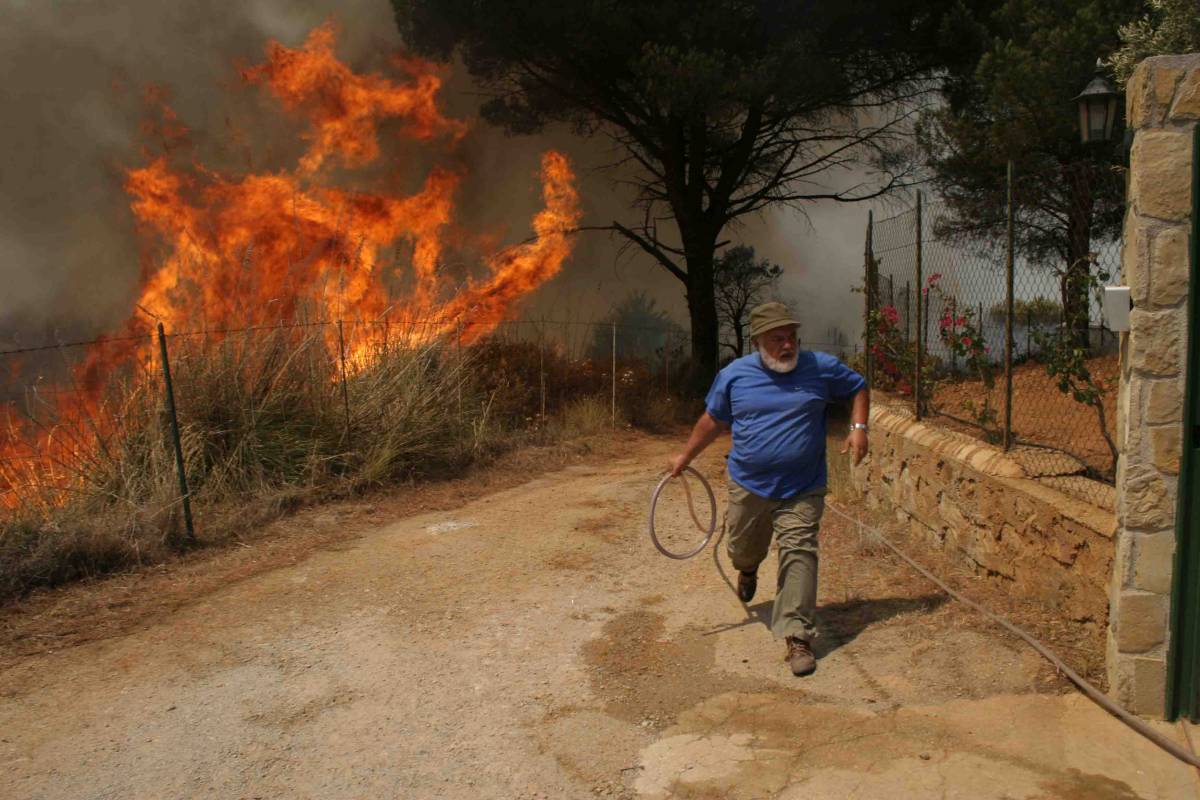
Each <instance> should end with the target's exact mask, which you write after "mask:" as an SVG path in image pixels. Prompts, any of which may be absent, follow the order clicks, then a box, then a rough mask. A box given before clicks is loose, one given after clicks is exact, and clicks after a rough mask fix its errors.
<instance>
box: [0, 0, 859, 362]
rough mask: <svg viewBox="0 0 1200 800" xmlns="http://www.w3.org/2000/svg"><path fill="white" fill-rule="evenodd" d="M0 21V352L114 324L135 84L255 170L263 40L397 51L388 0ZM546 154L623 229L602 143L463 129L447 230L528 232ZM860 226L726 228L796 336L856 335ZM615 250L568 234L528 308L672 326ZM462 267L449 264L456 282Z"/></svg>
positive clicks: (451, 97)
mask: <svg viewBox="0 0 1200 800" xmlns="http://www.w3.org/2000/svg"><path fill="white" fill-rule="evenodd" d="M0 13H2V14H3V18H4V19H5V25H4V26H2V27H0V67H3V70H4V74H5V75H6V76H7V80H5V81H4V82H3V83H0V103H3V108H4V109H5V118H6V121H7V124H6V125H5V126H4V127H3V130H2V131H0V176H2V180H0V187H2V188H0V280H2V285H3V288H2V289H0V348H3V347H12V346H14V345H18V346H20V345H36V344H42V343H44V342H46V341H54V340H55V339H56V338H57V339H59V340H66V339H71V338H74V337H89V336H93V335H97V334H100V333H103V332H105V331H106V330H109V329H111V328H112V327H113V326H115V325H116V324H118V323H119V322H120V321H121V320H123V319H124V318H125V317H126V315H127V314H128V313H129V311H130V305H129V304H130V302H131V299H132V298H133V297H134V295H135V293H136V287H137V285H138V281H139V274H140V269H141V266H140V265H141V255H142V253H140V251H139V247H140V243H139V240H138V238H137V237H136V234H135V231H134V224H133V217H132V214H131V213H130V211H129V208H128V198H127V197H126V195H125V193H124V191H123V189H122V182H123V179H124V169H126V168H128V167H131V166H136V165H139V164H141V163H143V161H144V159H143V156H142V151H141V148H142V146H143V144H144V141H145V139H144V136H143V134H142V132H141V123H142V120H143V118H144V114H145V106H144V103H143V101H142V95H143V91H144V89H145V87H146V86H147V85H148V84H151V83H153V84H158V85H161V86H164V87H166V88H167V90H168V91H169V93H170V103H171V105H172V107H173V108H174V109H175V110H176V111H177V112H178V114H179V117H180V119H181V120H182V121H183V122H184V123H185V124H187V125H188V127H189V128H190V129H191V135H190V139H191V142H192V145H193V147H194V149H195V153H196V157H197V158H198V159H200V160H202V161H203V162H204V163H205V164H208V165H210V166H214V167H217V168H233V167H237V168H247V167H253V168H255V169H263V168H267V169H269V168H272V167H279V166H286V165H288V164H289V163H291V159H294V158H295V156H296V155H297V154H298V153H299V152H301V151H302V148H303V143H302V142H300V141H299V139H298V137H297V135H296V134H297V132H298V131H299V128H298V126H297V125H296V124H295V123H294V121H290V120H288V119H287V118H286V117H285V116H284V115H283V114H282V113H280V112H279V109H278V107H277V106H276V105H275V104H273V103H272V102H271V101H270V100H269V99H268V98H266V97H265V96H264V93H262V92H261V91H259V90H257V89H255V88H253V87H246V86H244V85H242V83H241V81H240V80H239V78H238V76H237V72H236V68H235V65H238V64H241V65H249V64H254V63H258V62H260V61H261V60H262V59H263V46H264V43H265V42H266V40H267V39H271V38H274V39H278V40H279V41H281V42H283V43H284V44H287V45H289V46H295V45H297V44H299V43H300V42H302V41H303V39H304V37H305V36H306V34H307V33H308V32H309V31H310V30H311V29H312V28H314V27H315V26H317V25H319V24H321V23H322V22H324V21H326V20H327V19H330V18H333V19H334V20H335V21H336V22H337V24H338V26H339V30H340V33H339V36H338V53H339V55H340V56H341V57H342V58H343V59H344V60H345V61H346V62H347V63H349V64H350V65H351V66H352V67H353V68H354V69H356V70H381V69H385V67H386V59H387V55H388V54H389V53H391V52H393V51H395V50H396V49H398V48H399V47H400V45H401V42H400V40H399V36H398V34H397V33H396V28H395V25H394V23H393V21H392V10H391V5H390V3H389V2H388V0H339V1H338V2H335V1H334V0H309V1H308V2H299V1H298V0H249V2H245V3H228V2H224V1H223V0H197V1H196V2H190V3H158V2H149V0H140V1H139V0H132V1H131V2H126V3H120V4H112V3H103V2H100V1H99V0H75V1H74V2H55V3H41V2H32V1H31V0H0ZM445 99H446V101H447V106H448V112H449V113H450V114H451V115H455V116H470V115H471V114H472V113H473V110H474V107H475V103H476V102H477V95H476V94H475V93H474V92H473V91H472V87H471V86H470V85H469V82H468V81H467V80H466V78H465V77H464V76H463V75H461V74H458V75H454V76H452V77H451V79H450V83H449V84H448V86H447V87H446V90H445ZM548 147H557V148H560V149H563V150H565V151H566V152H567V153H568V154H569V155H571V156H572V158H573V160H574V161H575V164H576V166H577V169H578V172H579V174H580V190H581V195H582V197H583V202H584V207H585V211H586V212H587V215H588V216H587V218H586V219H585V220H584V224H585V225H589V224H591V225H596V224H606V223H608V222H610V221H611V220H613V219H623V220H625V221H630V220H633V221H636V220H637V219H638V216H639V215H638V212H636V211H635V210H634V209H632V208H631V204H630V200H631V198H630V197H629V195H628V194H623V193H622V191H621V190H620V189H619V188H614V186H613V183H612V180H611V176H610V175H608V174H606V173H601V172H598V171H595V170H593V169H591V168H594V167H596V166H597V165H600V164H603V163H605V162H607V161H609V160H611V159H612V153H611V152H610V151H609V149H608V145H607V143H606V142H604V141H593V142H581V141H579V140H578V139H575V138H573V137H571V136H569V135H566V134H556V133H549V134H547V135H546V136H544V137H537V138H509V137H506V136H504V135H503V134H501V133H499V132H497V131H494V130H491V129H489V128H488V127H487V126H485V125H484V124H482V123H479V124H477V125H476V126H475V127H474V130H473V132H472V133H471V134H470V136H469V137H468V138H467V140H466V141H465V142H464V143H463V145H462V148H461V153H460V157H461V158H463V159H465V160H466V162H467V164H468V167H469V169H470V171H471V178H470V179H469V180H468V181H467V182H466V183H465V184H464V186H463V187H462V189H461V191H460V192H459V194H458V195H457V204H456V207H457V222H458V223H459V224H460V225H462V226H463V228H464V229H465V230H471V231H473V232H475V233H480V232H485V233H488V234H492V235H493V236H494V237H495V239H496V240H497V242H499V243H504V242H513V241H517V240H520V239H523V238H525V237H526V236H527V235H529V230H528V222H529V218H530V214H531V212H532V211H534V210H535V209H536V208H538V207H539V206H540V197H539V196H538V187H537V180H536V174H537V170H538V165H539V157H540V154H541V152H542V151H543V150H544V149H546V148H548ZM393 156H394V160H395V161H396V162H404V161H405V160H406V159H407V161H408V162H409V163H408V164H407V167H405V164H403V163H396V164H395V165H394V166H393V167H392V170H391V171H392V172H393V173H397V174H401V173H402V174H403V178H404V180H406V181H409V182H415V181H418V180H419V179H420V177H421V176H422V175H423V170H424V169H425V168H426V167H427V166H428V162H427V158H428V156H427V155H422V154H421V153H420V152H417V151H409V150H404V151H397V152H396V153H394V154H393ZM423 159H424V160H423ZM380 179H382V177H381V178H380ZM865 215H866V209H865V208H863V207H858V206H851V207H844V206H838V207H814V208H811V209H809V216H810V219H811V222H812V224H811V225H810V224H809V222H808V221H806V220H805V219H804V218H803V217H801V216H799V215H797V214H796V213H795V212H794V211H791V210H786V209H783V210H779V211H776V212H771V213H769V214H767V215H765V216H764V217H763V218H762V219H761V220H758V221H753V222H751V223H750V224H749V225H747V226H746V227H745V228H743V229H741V230H739V231H736V232H735V235H736V238H737V239H739V240H741V241H744V242H746V243H748V244H752V245H754V246H755V247H756V248H757V249H758V251H759V253H760V255H763V256H766V257H769V258H771V259H772V260H774V261H777V262H778V263H780V264H782V265H783V266H784V267H785V269H786V270H787V273H786V275H785V278H784V287H783V289H784V291H783V294H784V296H785V297H786V298H788V299H791V300H792V301H793V302H795V303H796V304H797V307H798V308H797V310H798V311H800V313H801V314H802V315H804V316H805V320H806V324H805V335H806V338H808V339H809V340H820V339H822V338H823V336H824V333H825V331H826V330H827V329H828V328H829V327H830V326H832V325H835V324H836V325H839V326H841V327H842V329H843V330H845V331H846V332H847V333H848V334H849V335H850V336H852V337H853V336H855V335H857V333H858V329H859V324H860V321H859V319H858V318H859V317H860V314H859V311H858V309H859V301H858V298H857V297H856V296H854V295H852V294H850V291H849V289H850V287H851V286H852V285H854V284H855V283H856V282H857V281H858V276H859V273H860V272H861V252H862V232H863V227H862V225H863V220H865ZM619 246H620V242H619V241H617V240H615V239H613V238H612V237H610V236H608V235H607V234H604V233H585V234H582V235H581V236H580V238H579V241H578V243H577V245H576V249H575V252H574V255H573V257H572V258H571V259H570V261H569V263H568V266H567V267H566V268H565V269H564V271H563V273H562V274H560V275H559V276H558V277H556V278H555V279H553V280H552V281H551V282H550V283H548V284H547V285H546V286H544V287H542V289H541V290H539V291H538V293H537V296H535V297H534V298H531V301H530V303H529V305H528V307H527V310H528V313H529V314H531V315H535V316H537V315H544V316H546V317H548V318H561V317H564V316H567V315H571V316H575V317H582V318H584V319H589V318H596V317H599V316H601V315H603V314H604V313H605V312H606V311H607V310H608V308H609V307H610V306H611V305H612V304H613V303H616V302H619V301H620V300H621V299H623V298H624V297H625V296H626V295H628V294H629V293H630V292H632V291H637V290H645V291H648V292H649V293H650V294H651V295H652V296H654V297H656V298H657V299H658V301H659V303H660V305H661V306H663V307H665V308H666V309H667V310H669V311H670V312H671V313H672V314H673V315H674V316H675V317H677V318H678V319H679V320H680V321H685V320H686V310H685V305H684V299H683V290H682V286H681V285H680V284H679V283H678V282H677V281H676V280H675V279H674V278H672V277H670V276H669V275H668V274H667V273H666V272H665V271H664V270H662V269H660V268H658V267H657V266H655V265H654V264H652V263H651V262H650V261H649V260H648V259H646V258H645V257H643V256H639V255H638V254H637V253H632V252H626V253H625V254H624V255H621V254H620V253H619V252H618V251H619ZM469 266H470V265H469V264H459V265H455V264H451V265H448V269H451V270H453V269H462V271H463V276H464V277H465V275H466V274H467V273H468V272H469ZM810 319H811V322H810V321H809V320H810Z"/></svg>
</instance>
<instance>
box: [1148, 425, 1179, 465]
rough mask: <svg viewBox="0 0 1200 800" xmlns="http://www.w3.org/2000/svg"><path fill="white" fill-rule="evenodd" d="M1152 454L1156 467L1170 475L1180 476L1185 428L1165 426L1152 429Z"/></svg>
mask: <svg viewBox="0 0 1200 800" xmlns="http://www.w3.org/2000/svg"><path fill="white" fill-rule="evenodd" d="M1149 430H1150V453H1151V456H1152V458H1153V460H1154V466H1155V467H1157V468H1158V469H1159V470H1161V471H1162V472H1165V473H1166V474H1168V475H1178V474H1179V462H1180V459H1181V458H1182V457H1183V428H1182V427H1181V426H1179V425H1165V426H1161V427H1155V428H1150V429H1149Z"/></svg>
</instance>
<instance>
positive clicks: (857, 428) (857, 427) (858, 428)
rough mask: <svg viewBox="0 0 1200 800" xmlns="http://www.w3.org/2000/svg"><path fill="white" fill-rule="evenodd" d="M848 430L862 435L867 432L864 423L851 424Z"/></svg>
mask: <svg viewBox="0 0 1200 800" xmlns="http://www.w3.org/2000/svg"><path fill="white" fill-rule="evenodd" d="M850 430H852V431H862V432H863V433H866V432H867V423H865V422H854V423H851V425H850Z"/></svg>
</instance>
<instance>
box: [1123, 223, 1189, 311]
mask: <svg viewBox="0 0 1200 800" xmlns="http://www.w3.org/2000/svg"><path fill="white" fill-rule="evenodd" d="M1190 277H1191V276H1190V267H1189V264H1188V233H1187V229H1186V228H1183V227H1177V226H1171V227H1164V228H1162V229H1161V230H1159V231H1157V232H1156V233H1155V234H1154V240H1153V241H1152V243H1151V245H1150V297H1149V300H1150V305H1152V306H1157V307H1160V308H1161V307H1165V306H1175V305H1179V303H1181V302H1183V301H1184V300H1186V299H1187V296H1188V285H1189V278H1190ZM1135 302H1136V301H1135Z"/></svg>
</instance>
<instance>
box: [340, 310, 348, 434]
mask: <svg viewBox="0 0 1200 800" xmlns="http://www.w3.org/2000/svg"><path fill="white" fill-rule="evenodd" d="M337 328H338V360H339V361H340V362H341V367H342V410H343V411H344V412H345V414H346V427H345V429H344V430H343V431H342V439H343V440H344V441H345V442H346V444H349V443H350V390H349V389H348V388H346V335H345V333H343V331H342V321H341V320H340V319H339V320H338V326H337Z"/></svg>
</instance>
